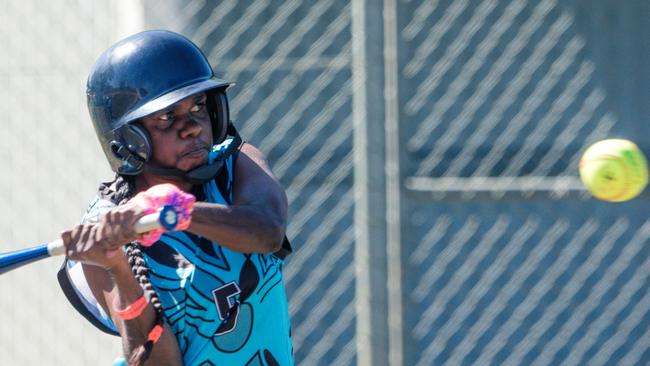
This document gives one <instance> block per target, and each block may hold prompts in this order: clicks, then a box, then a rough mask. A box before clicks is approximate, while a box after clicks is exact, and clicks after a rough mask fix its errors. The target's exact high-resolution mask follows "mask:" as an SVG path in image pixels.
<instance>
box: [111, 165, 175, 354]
mask: <svg viewBox="0 0 650 366" xmlns="http://www.w3.org/2000/svg"><path fill="white" fill-rule="evenodd" d="M134 195H135V185H134V182H133V179H131V177H123V176H120V175H118V176H117V177H116V178H115V187H114V195H113V197H112V200H113V202H115V203H116V204H117V205H122V204H124V203H126V202H127V201H128V200H129V199H130V198H131V197H133V196H134ZM125 249H126V250H125V251H126V255H127V258H128V261H129V265H130V266H131V271H132V272H133V276H134V277H135V279H136V280H137V281H138V283H139V284H140V287H142V289H143V290H144V293H145V296H146V297H147V299H149V303H150V304H151V305H152V306H153V308H154V310H155V311H156V321H155V324H154V327H155V326H156V325H160V326H163V324H164V323H165V316H164V314H163V311H162V304H161V303H160V298H159V297H158V294H157V293H156V290H155V289H154V288H153V285H152V284H151V281H150V280H149V272H150V269H149V267H148V266H147V262H146V261H145V260H144V255H143V253H142V247H141V246H140V245H139V244H138V242H135V241H134V242H131V243H128V244H126V246H125ZM153 344H154V342H153V341H151V340H146V341H145V343H144V344H143V345H141V346H140V347H138V348H136V349H135V350H134V351H133V353H132V354H131V357H130V358H129V360H128V364H129V365H132V366H140V365H142V363H144V361H146V360H147V358H149V355H150V354H151V350H152V349H153Z"/></svg>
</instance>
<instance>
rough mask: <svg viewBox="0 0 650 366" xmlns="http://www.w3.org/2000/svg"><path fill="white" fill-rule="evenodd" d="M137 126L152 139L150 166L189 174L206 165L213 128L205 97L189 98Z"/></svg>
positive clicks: (200, 94)
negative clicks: (141, 126)
mask: <svg viewBox="0 0 650 366" xmlns="http://www.w3.org/2000/svg"><path fill="white" fill-rule="evenodd" d="M140 123H141V124H142V125H143V126H144V127H145V128H146V129H147V131H148V132H149V136H150V137H151V143H152V156H151V160H150V163H151V164H153V165H156V166H160V167H165V168H176V169H180V170H183V171H188V170H191V169H193V168H195V167H197V166H200V165H202V164H204V163H205V162H207V160H208V154H209V152H210V149H211V148H212V125H211V122H210V116H209V113H208V110H207V107H206V95H205V93H199V94H194V95H192V96H189V97H187V98H185V99H183V100H181V101H179V102H176V103H174V104H172V105H171V106H169V107H167V108H165V109H163V110H161V111H158V112H156V113H153V114H151V115H149V116H146V117H144V118H143V119H142V120H141V121H140Z"/></svg>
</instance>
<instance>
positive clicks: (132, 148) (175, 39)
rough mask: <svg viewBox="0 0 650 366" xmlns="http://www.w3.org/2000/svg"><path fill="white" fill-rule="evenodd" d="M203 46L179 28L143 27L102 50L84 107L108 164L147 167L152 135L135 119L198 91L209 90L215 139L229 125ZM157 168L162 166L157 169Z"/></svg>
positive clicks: (221, 87)
mask: <svg viewBox="0 0 650 366" xmlns="http://www.w3.org/2000/svg"><path fill="white" fill-rule="evenodd" d="M231 84H232V83H230V82H228V81H225V80H220V79H217V78H216V77H215V76H214V72H213V70H212V67H211V66H210V63H209V62H208V60H207V58H206V57H205V55H203V53H202V52H201V50H200V49H199V48H198V47H197V46H196V45H195V44H194V43H192V42H191V41H190V40H188V39H187V38H185V37H183V36H181V35H180V34H177V33H173V32H168V31H146V32H142V33H138V34H135V35H132V36H130V37H128V38H125V39H123V40H121V41H119V42H117V43H116V44H114V45H113V46H111V47H110V48H109V49H108V50H106V51H105V52H104V53H103V54H102V55H101V56H99V59H98V60H97V61H96V62H95V64H94V66H93V68H92V70H91V72H90V75H89V77H88V83H87V89H86V96H87V100H88V110H89V112H90V117H91V119H92V122H93V125H94V127H95V132H96V133H97V137H98V138H99V142H100V144H101V146H102V149H103V150H104V154H105V155H106V158H107V159H108V161H109V163H110V165H111V169H113V171H115V172H116V173H118V174H124V175H137V174H140V173H142V172H143V171H144V170H145V168H146V167H147V162H148V161H149V159H150V157H151V151H152V147H151V141H150V139H149V136H148V133H147V131H146V129H145V128H144V127H143V126H141V125H140V124H138V123H137V121H138V119H140V118H142V117H145V116H147V115H150V114H152V113H154V112H157V111H159V110H161V109H164V108H167V107H169V106H170V105H172V104H174V103H176V102H178V101H180V100H182V99H184V98H186V97H188V96H190V95H192V94H196V93H199V92H205V93H206V94H207V96H208V98H207V102H206V103H207V106H208V111H209V114H210V118H211V121H212V134H213V136H214V143H215V144H217V143H220V142H222V141H223V140H224V139H225V137H226V135H227V132H228V131H234V128H232V126H230V127H231V128H229V125H230V120H229V113H228V99H227V98H226V94H225V90H226V88H228V86H230V85H231ZM159 171H160V169H159Z"/></svg>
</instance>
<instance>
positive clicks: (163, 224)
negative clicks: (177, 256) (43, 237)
mask: <svg viewBox="0 0 650 366" xmlns="http://www.w3.org/2000/svg"><path fill="white" fill-rule="evenodd" d="M177 224H178V214H177V213H176V209H175V208H174V206H172V205H165V206H163V207H161V208H160V210H159V211H158V212H154V213H152V214H149V215H146V216H143V217H141V218H140V219H139V220H138V222H136V223H135V225H134V226H133V230H134V231H135V232H136V233H138V234H142V233H146V232H149V231H151V230H155V229H159V228H164V229H165V230H168V231H171V230H174V228H176V225H177ZM47 252H48V253H49V255H50V256H55V255H64V254H65V246H64V245H63V240H61V239H57V240H54V241H52V242H50V243H48V244H47Z"/></svg>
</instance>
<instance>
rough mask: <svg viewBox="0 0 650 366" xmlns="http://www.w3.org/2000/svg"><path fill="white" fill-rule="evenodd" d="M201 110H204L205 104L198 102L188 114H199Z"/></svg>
mask: <svg viewBox="0 0 650 366" xmlns="http://www.w3.org/2000/svg"><path fill="white" fill-rule="evenodd" d="M203 108H205V102H199V103H196V104H195V105H194V106H193V107H192V108H191V109H190V112H192V113H196V112H200V111H202V110H203Z"/></svg>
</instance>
